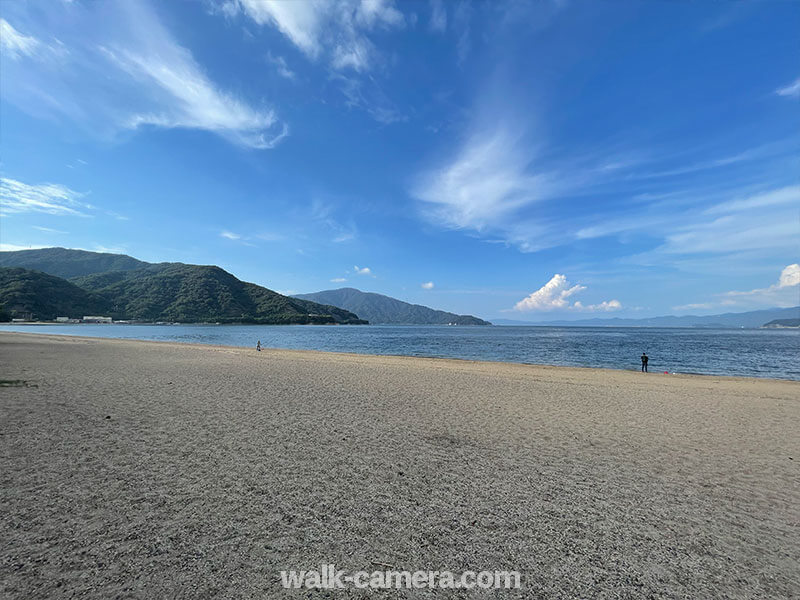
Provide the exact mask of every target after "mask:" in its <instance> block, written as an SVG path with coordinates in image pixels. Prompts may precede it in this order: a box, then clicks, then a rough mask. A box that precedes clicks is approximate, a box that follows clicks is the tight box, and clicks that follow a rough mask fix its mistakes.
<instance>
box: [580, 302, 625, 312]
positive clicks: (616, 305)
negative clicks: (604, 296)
mask: <svg viewBox="0 0 800 600" xmlns="http://www.w3.org/2000/svg"><path fill="white" fill-rule="evenodd" d="M572 308H574V309H575V310H587V311H589V312H596V311H603V312H608V311H612V310H619V309H621V308H622V303H621V302H620V301H619V300H604V301H603V302H601V303H600V304H587V305H585V306H584V304H583V303H581V301H580V300H577V301H576V302H575V304H573V305H572Z"/></svg>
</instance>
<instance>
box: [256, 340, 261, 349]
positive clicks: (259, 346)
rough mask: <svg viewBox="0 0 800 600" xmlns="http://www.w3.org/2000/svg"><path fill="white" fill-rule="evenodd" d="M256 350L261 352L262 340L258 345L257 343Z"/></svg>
mask: <svg viewBox="0 0 800 600" xmlns="http://www.w3.org/2000/svg"><path fill="white" fill-rule="evenodd" d="M256 350H258V351H259V352H261V340H258V343H256Z"/></svg>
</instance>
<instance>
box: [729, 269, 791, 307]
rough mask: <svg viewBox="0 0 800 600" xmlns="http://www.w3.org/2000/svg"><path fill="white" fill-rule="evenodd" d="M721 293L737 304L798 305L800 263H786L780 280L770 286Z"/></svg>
mask: <svg viewBox="0 0 800 600" xmlns="http://www.w3.org/2000/svg"><path fill="white" fill-rule="evenodd" d="M721 295H722V296H723V297H724V298H726V299H727V300H730V301H732V302H734V303H737V304H739V303H744V304H754V303H755V304H770V305H773V306H796V305H798V304H800V264H798V263H794V264H791V265H786V266H785V267H784V268H783V270H782V271H781V274H780V277H779V278H778V282H777V283H774V284H772V285H771V286H769V287H765V288H757V289H754V290H750V291H747V292H737V291H733V292H725V293H724V294H721Z"/></svg>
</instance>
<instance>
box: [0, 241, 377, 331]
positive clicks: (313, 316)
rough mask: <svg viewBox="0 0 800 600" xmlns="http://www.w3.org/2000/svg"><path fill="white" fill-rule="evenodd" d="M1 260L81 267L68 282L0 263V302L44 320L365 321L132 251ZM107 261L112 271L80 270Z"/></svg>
mask: <svg viewBox="0 0 800 600" xmlns="http://www.w3.org/2000/svg"><path fill="white" fill-rule="evenodd" d="M51 251H52V252H51ZM20 254H22V255H23V256H22V257H19V256H16V255H20ZM109 257H111V258H109ZM2 259H3V261H4V262H11V263H14V262H25V263H27V264H38V265H41V266H42V267H44V268H47V269H49V270H51V271H53V272H56V273H59V272H60V273H65V272H66V273H80V275H76V276H74V277H73V278H72V279H71V280H70V281H67V280H65V279H62V278H60V277H58V276H55V275H54V273H52V272H49V273H48V274H45V273H42V272H37V271H32V270H26V269H23V268H11V267H9V268H4V269H3V271H4V279H3V286H2V288H1V289H0V306H4V307H5V312H6V314H7V315H8V316H10V317H13V318H33V319H37V320H50V319H53V318H55V317H57V316H68V317H82V316H85V315H89V314H98V313H99V314H102V315H104V316H111V317H114V319H118V320H123V319H124V320H139V321H170V322H181V323H197V322H215V323H263V324H306V323H307V324H311V323H348V324H349V323H354V324H355V323H364V322H365V321H362V320H361V319H360V318H359V317H358V316H357V315H355V314H353V313H352V312H349V311H347V310H343V309H341V308H337V307H335V306H325V305H322V304H318V303H315V302H310V301H307V300H301V299H297V298H290V297H287V296H283V295H281V294H278V293H277V292H274V291H272V290H269V289H267V288H264V287H261V286H259V285H256V284H253V283H246V282H243V281H240V280H239V279H237V278H236V277H234V276H233V275H231V274H230V273H228V272H227V271H225V270H223V269H221V268H219V267H216V266H202V265H187V264H183V263H159V264H151V263H146V262H143V261H139V260H136V259H135V258H131V257H130V256H124V255H114V254H101V253H95V252H85V251H82V250H65V249H63V248H48V249H45V250H23V251H20V252H4V253H2ZM106 265H111V266H112V270H110V271H104V272H88V273H87V272H86V271H93V269H95V268H101V267H102V266H106Z"/></svg>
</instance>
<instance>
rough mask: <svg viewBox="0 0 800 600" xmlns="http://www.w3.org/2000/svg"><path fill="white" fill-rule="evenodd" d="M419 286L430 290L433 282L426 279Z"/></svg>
mask: <svg viewBox="0 0 800 600" xmlns="http://www.w3.org/2000/svg"><path fill="white" fill-rule="evenodd" d="M421 287H422V289H423V290H432V289H433V282H432V281H426V282H425V283H423V284H422V286H421Z"/></svg>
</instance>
